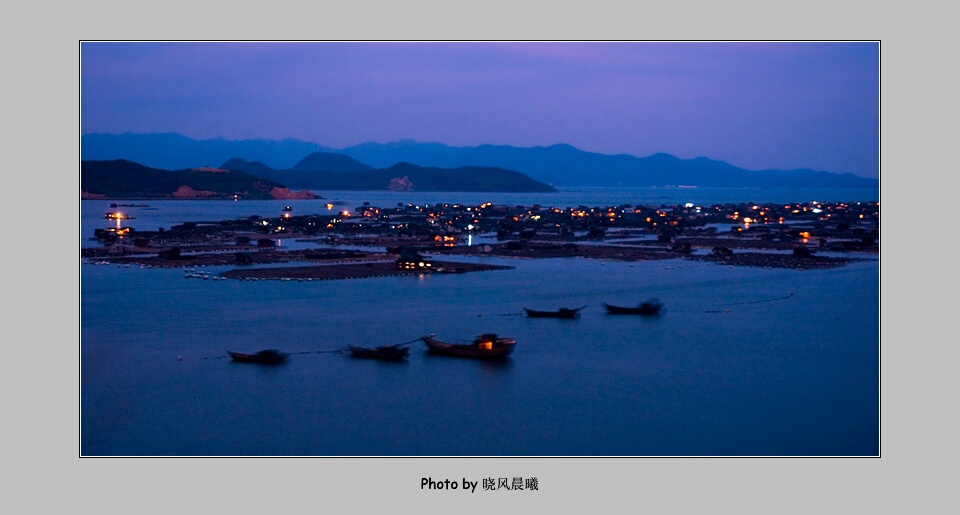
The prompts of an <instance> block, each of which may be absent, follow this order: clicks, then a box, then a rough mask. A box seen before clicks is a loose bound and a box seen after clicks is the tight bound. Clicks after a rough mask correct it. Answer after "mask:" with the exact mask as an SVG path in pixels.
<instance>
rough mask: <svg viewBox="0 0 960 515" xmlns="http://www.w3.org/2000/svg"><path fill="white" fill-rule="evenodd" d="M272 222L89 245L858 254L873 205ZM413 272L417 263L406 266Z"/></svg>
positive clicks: (500, 210)
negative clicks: (773, 246) (673, 246)
mask: <svg viewBox="0 0 960 515" xmlns="http://www.w3.org/2000/svg"><path fill="white" fill-rule="evenodd" d="M325 208H326V212H322V213H318V214H308V215H294V214H292V213H291V212H290V211H289V210H285V211H284V212H283V213H282V214H280V215H279V216H277V217H261V216H259V215H252V216H249V217H245V218H238V219H234V220H221V221H212V222H187V223H183V224H179V225H175V226H173V227H170V228H169V229H166V230H164V229H160V230H159V231H156V232H135V231H134V230H133V229H132V228H124V229H117V228H112V229H98V230H96V231H95V234H94V237H95V238H97V239H99V240H101V241H102V242H103V243H104V244H106V245H109V244H115V243H118V242H120V243H123V242H125V241H126V242H129V243H131V244H135V245H137V246H147V245H149V246H171V245H185V244H190V245H204V244H208V245H215V244H225V243H226V242H229V243H232V244H239V241H240V240H239V238H245V240H244V241H245V242H246V243H247V244H248V245H253V244H254V242H256V246H257V247H258V248H261V249H264V248H267V249H269V248H271V247H272V246H273V245H272V242H273V239H275V238H278V237H294V236H295V237H299V238H310V237H317V238H325V239H329V240H335V241H337V242H341V243H343V242H347V241H349V240H351V239H356V238H366V239H370V238H380V239H381V240H383V241H389V240H390V239H403V238H410V239H416V240H418V241H427V242H431V243H432V244H433V245H435V246H447V247H449V246H455V245H459V244H461V243H463V240H464V239H465V237H466V236H467V235H471V234H485V235H492V234H496V236H497V239H498V240H521V241H522V240H534V239H536V240H544V241H561V242H572V241H578V240H603V239H609V238H613V237H620V238H622V237H624V236H625V235H643V236H645V237H655V238H656V239H657V241H658V242H662V243H666V244H670V243H671V242H674V241H676V239H677V238H679V237H697V236H705V235H709V236H712V237H716V236H723V237H730V238H739V239H757V240H762V241H781V242H792V243H796V244H802V245H805V246H816V247H818V248H829V249H832V248H836V249H840V250H860V249H864V248H869V247H871V246H873V245H875V244H876V242H877V241H878V240H879V217H880V205H879V202H865V203H859V202H855V203H827V202H806V203H788V204H773V203H765V204H753V203H739V204H720V205H713V206H700V205H695V204H692V203H687V204H684V205H674V206H667V205H660V206H643V205H631V204H621V205H616V206H605V207H588V206H577V207H568V208H557V207H542V206H540V205H537V204H534V205H532V206H522V205H515V206H507V205H495V204H493V203H490V202H485V203H482V204H478V205H468V204H457V203H454V204H451V203H436V204H430V205H428V204H420V205H418V204H409V203H408V204H404V203H398V204H397V205H395V206H392V207H381V206H373V205H370V203H369V202H364V203H363V205H361V206H357V207H355V208H354V209H352V210H350V209H344V210H335V209H333V206H332V205H331V204H326V205H325ZM410 263H412V265H410V266H413V265H417V266H419V265H418V264H419V263H420V260H417V259H415V258H413V259H412V260H411V261H410Z"/></svg>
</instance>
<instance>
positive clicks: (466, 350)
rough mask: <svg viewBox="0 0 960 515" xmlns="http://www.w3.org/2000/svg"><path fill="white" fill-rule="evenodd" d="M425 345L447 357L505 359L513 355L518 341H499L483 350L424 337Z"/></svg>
mask: <svg viewBox="0 0 960 515" xmlns="http://www.w3.org/2000/svg"><path fill="white" fill-rule="evenodd" d="M422 340H423V343H425V344H427V349H428V350H429V351H430V352H432V353H434V354H441V355H445V356H457V357H461V358H475V359H503V358H506V357H507V356H510V355H511V354H513V349H514V347H515V346H516V343H517V342H516V341H514V340H511V339H508V338H500V339H498V340H497V341H496V342H495V343H494V344H493V346H492V347H491V348H489V349H486V348H482V347H480V346H479V345H477V344H476V343H472V344H457V343H446V342H443V341H440V340H437V339H436V338H433V337H431V336H424V337H423V338H422Z"/></svg>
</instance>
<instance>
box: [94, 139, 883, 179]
mask: <svg viewBox="0 0 960 515" xmlns="http://www.w3.org/2000/svg"><path fill="white" fill-rule="evenodd" d="M318 154H319V155H318ZM331 155H336V156H340V157H332V156H331ZM305 156H313V157H311V159H318V160H321V161H322V162H323V163H324V164H323V166H319V165H316V164H315V163H311V162H309V161H307V159H306V158H305ZM344 157H350V158H352V159H353V161H352V162H348V161H346V160H345V159H344ZM235 158H236V159H239V160H242V161H243V163H241V162H240V161H237V162H235V163H233V165H234V166H241V168H242V169H243V170H244V171H246V172H247V173H251V174H254V175H258V176H262V177H270V178H273V179H274V180H278V181H279V182H284V180H280V179H279V177H280V176H279V175H275V174H273V173H274V172H277V171H284V176H285V177H286V181H287V182H284V184H287V183H289V184H288V185H289V186H291V187H312V186H306V184H308V183H307V182H304V181H303V180H307V179H308V178H310V177H313V178H314V179H315V176H316V173H312V172H316V171H318V170H321V169H323V170H325V171H326V172H335V174H351V173H356V172H359V171H362V170H366V171H368V172H371V173H375V174H380V175H378V176H377V177H376V179H375V180H376V181H381V180H382V179H383V178H384V177H386V175H393V176H394V177H396V175H397V174H398V173H401V172H403V171H404V170H406V171H408V172H409V171H411V170H412V169H408V168H404V167H410V166H418V167H419V168H420V169H419V170H418V172H419V173H424V174H430V177H431V180H434V179H436V180H439V178H440V176H441V175H443V174H452V173H461V174H462V177H466V176H467V175H468V174H471V173H473V174H475V173H479V172H480V171H481V168H482V169H484V170H501V171H514V172H519V175H518V177H521V176H524V175H525V176H527V177H528V178H529V179H532V180H533V181H535V182H541V183H546V184H550V185H553V186H600V187H610V186H629V187H643V186H681V185H686V186H700V187H733V188H740V187H754V188H804V187H821V188H879V180H878V179H870V178H864V177H860V176H857V175H853V174H849V173H844V174H840V173H832V172H827V171H816V170H810V169H794V170H745V169H743V168H738V167H736V166H733V165H731V164H729V163H725V162H723V161H716V160H712V159H708V158H705V157H699V158H696V159H680V158H677V157H675V156H672V155H669V154H654V155H652V156H649V157H636V156H631V155H625V154H620V155H607V154H597V153H592V152H585V151H582V150H579V149H577V148H574V147H572V146H570V145H564V144H559V145H552V146H549V147H513V146H506V145H480V146H476V147H451V146H448V145H444V144H441V143H422V142H416V141H412V140H403V141H399V142H393V143H362V144H360V145H356V146H352V147H346V148H342V149H334V148H330V147H323V146H320V145H317V144H315V143H309V142H305V141H301V140H296V139H284V140H262V139H259V140H225V139H210V140H194V139H190V138H187V137H185V136H182V135H179V134H172V133H164V134H130V133H128V134H120V135H110V134H85V135H83V136H82V137H81V159H82V160H111V159H126V160H130V161H135V162H137V163H141V164H144V165H147V166H152V167H157V168H166V169H183V168H192V167H198V166H209V165H214V164H216V163H223V165H221V167H226V166H225V165H226V164H227V163H229V162H230V161H231V160H233V159H235ZM400 163H403V165H402V166H401V168H399V169H394V170H393V171H392V172H385V171H384V170H390V169H391V168H392V167H394V166H395V165H398V164H400ZM255 169H259V170H260V172H255V171H254V170H255ZM441 169H449V170H445V171H444V170H441ZM452 170H460V172H453V171H452ZM271 171H272V172H271ZM298 173H299V174H303V175H298ZM335 174H329V173H328V175H329V177H326V178H325V180H328V181H329V183H330V184H336V183H338V181H340V180H341V179H342V177H341V178H340V179H338V178H336V177H334V175H335ZM408 178H409V179H410V180H411V181H412V182H414V184H415V185H414V188H415V189H418V190H419V189H420V188H418V187H417V186H416V181H415V180H414V179H413V178H412V177H409V174H408ZM302 179H303V180H302ZM314 179H310V180H311V182H312V180H314ZM371 180H374V179H373V178H371ZM423 180H424V179H423V178H421V183H423ZM317 189H321V188H317ZM326 189H336V188H326ZM481 191H489V190H481ZM521 191H526V190H521Z"/></svg>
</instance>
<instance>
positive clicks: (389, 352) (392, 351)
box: [348, 345, 410, 361]
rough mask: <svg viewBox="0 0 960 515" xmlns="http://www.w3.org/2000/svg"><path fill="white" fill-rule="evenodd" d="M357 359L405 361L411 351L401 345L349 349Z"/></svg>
mask: <svg viewBox="0 0 960 515" xmlns="http://www.w3.org/2000/svg"><path fill="white" fill-rule="evenodd" d="M348 349H349V350H350V355H352V356H353V357H355V358H371V359H379V360H382V361H403V360H405V359H407V356H409V355H410V349H409V348H407V347H403V346H401V345H381V346H379V347H358V346H356V345H350V346H349V347H348Z"/></svg>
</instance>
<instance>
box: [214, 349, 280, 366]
mask: <svg viewBox="0 0 960 515" xmlns="http://www.w3.org/2000/svg"><path fill="white" fill-rule="evenodd" d="M227 354H229V355H230V357H231V358H233V360H234V361H236V362H238V363H264V364H267V365H275V364H277V363H283V362H284V361H286V360H287V357H288V356H289V354H287V353H286V352H280V351H278V350H276V349H264V350H262V351H259V352H256V353H253V354H245V353H243V352H233V351H229V350H228V351H227Z"/></svg>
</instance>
